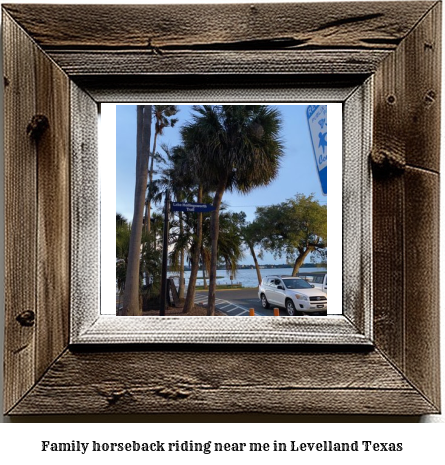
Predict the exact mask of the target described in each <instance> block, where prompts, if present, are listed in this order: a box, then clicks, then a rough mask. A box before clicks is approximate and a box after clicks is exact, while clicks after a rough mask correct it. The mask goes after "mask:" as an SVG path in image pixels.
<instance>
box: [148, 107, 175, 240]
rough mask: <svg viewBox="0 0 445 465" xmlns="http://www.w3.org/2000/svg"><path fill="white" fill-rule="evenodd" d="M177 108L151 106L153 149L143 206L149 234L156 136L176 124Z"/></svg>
mask: <svg viewBox="0 0 445 465" xmlns="http://www.w3.org/2000/svg"><path fill="white" fill-rule="evenodd" d="M178 111H179V110H178V108H177V106H176V105H154V106H153V118H154V120H155V133H154V137H153V149H152V151H151V156H150V167H149V170H148V193H147V199H146V205H145V227H146V231H147V232H150V228H151V225H150V216H151V200H152V197H151V196H152V192H151V190H150V186H151V185H152V182H153V174H154V162H155V159H156V158H157V153H156V144H157V140H158V136H162V135H163V133H164V129H165V128H167V127H171V128H172V127H173V126H174V125H175V124H176V123H177V122H178V119H177V118H173V116H175V115H176V113H178Z"/></svg>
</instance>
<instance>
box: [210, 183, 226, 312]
mask: <svg viewBox="0 0 445 465" xmlns="http://www.w3.org/2000/svg"><path fill="white" fill-rule="evenodd" d="M226 184H227V179H223V180H221V181H220V183H219V185H218V188H217V189H216V192H215V197H214V198H213V206H214V207H215V210H213V211H212V216H211V218H210V238H211V241H212V249H211V250H212V252H211V256H210V276H209V300H208V304H207V315H209V316H212V315H215V301H216V265H217V261H218V236H219V210H220V207H221V202H222V197H223V194H224V191H225V189H226Z"/></svg>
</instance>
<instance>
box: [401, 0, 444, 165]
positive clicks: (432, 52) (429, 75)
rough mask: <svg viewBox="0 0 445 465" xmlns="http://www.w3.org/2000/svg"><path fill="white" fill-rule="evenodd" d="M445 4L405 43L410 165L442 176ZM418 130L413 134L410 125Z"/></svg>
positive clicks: (435, 8) (434, 9) (424, 20)
mask: <svg viewBox="0 0 445 465" xmlns="http://www.w3.org/2000/svg"><path fill="white" fill-rule="evenodd" d="M441 19H442V3H438V4H437V5H435V6H434V8H433V9H432V10H431V12H430V14H429V15H428V16H426V17H425V18H424V19H423V20H422V21H421V23H420V24H419V25H418V26H417V27H416V28H415V29H414V30H413V32H412V34H410V35H409V36H408V37H407V39H406V40H405V42H404V46H405V50H406V56H407V61H406V70H405V72H406V82H405V85H406V92H405V95H404V99H405V105H406V106H405V108H406V113H405V115H404V120H405V121H406V122H407V123H408V124H407V129H408V130H407V135H406V136H407V137H406V162H407V163H408V164H410V165H412V166H418V167H421V168H425V169H429V170H432V171H435V172H436V173H437V172H439V167H440V166H439V165H440V144H439V138H440V116H441V105H440V103H441V73H442V68H441V54H442V46H441V43H442V21H441ZM411 124H412V125H413V127H414V128H415V129H414V130H409V127H410V125H411Z"/></svg>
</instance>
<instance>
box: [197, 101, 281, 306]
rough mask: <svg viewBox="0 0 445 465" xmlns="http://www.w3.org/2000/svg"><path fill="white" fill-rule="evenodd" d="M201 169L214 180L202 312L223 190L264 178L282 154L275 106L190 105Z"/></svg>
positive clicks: (243, 188) (214, 260) (213, 287)
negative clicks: (209, 253) (191, 106)
mask: <svg viewBox="0 0 445 465" xmlns="http://www.w3.org/2000/svg"><path fill="white" fill-rule="evenodd" d="M193 110H194V111H195V114H194V116H193V123H192V124H193V126H194V128H195V131H196V132H197V133H198V134H199V137H198V138H197V141H199V142H198V143H199V145H200V149H201V150H200V151H201V153H205V157H203V160H201V162H202V169H203V171H204V175H205V177H206V178H207V179H211V180H212V183H213V184H214V185H215V186H216V189H215V194H214V197H213V206H214V207H215V210H214V211H213V212H212V215H211V231H210V236H211V240H212V250H211V262H210V276H209V278H210V283H209V300H208V307H207V313H208V315H214V313H215V290H216V266H217V257H218V235H219V211H220V207H221V202H222V198H223V195H224V192H225V191H226V190H230V191H231V190H238V191H240V192H242V193H247V192H249V191H250V190H251V189H253V188H255V187H258V186H264V185H267V184H269V183H270V182H271V181H272V180H273V179H274V178H275V176H276V175H277V173H278V168H279V162H280V158H281V156H282V155H283V147H282V143H281V141H280V139H279V132H280V128H281V119H280V115H279V112H278V111H277V110H276V109H274V108H272V107H269V106H266V105H222V106H212V105H203V106H194V107H193Z"/></svg>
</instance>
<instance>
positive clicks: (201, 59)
mask: <svg viewBox="0 0 445 465" xmlns="http://www.w3.org/2000/svg"><path fill="white" fill-rule="evenodd" d="M320 9H322V10H323V11H322V14H321V12H320ZM2 15H3V17H2V28H3V29H2V34H3V66H4V101H5V105H4V108H5V116H4V120H5V127H4V132H5V137H4V141H5V142H4V155H5V224H6V227H5V251H6V252H5V256H6V266H5V312H6V317H5V321H6V324H5V327H6V334H5V387H4V412H5V413H6V414H8V415H27V414H62V413H63V414H79V413H94V414H101V413H115V414H116V413H244V414H251V413H263V414H272V413H275V414H277V413H286V414H397V415H419V414H426V413H438V412H439V411H440V383H439V379H440V373H439V273H438V268H439V205H438V202H439V168H440V167H439V159H440V146H439V140H440V88H441V87H440V86H441V82H440V70H441V62H440V60H441V3H440V2H424V1H419V2H411V1H410V2H407V1H402V2H387V3H384V2H370V3H367V2H361V3H360V5H359V6H358V5H357V4H354V3H349V2H345V3H337V2H335V3H323V4H320V3H314V4H311V3H293V4H289V3H287V4H251V5H250V4H249V5H248V4H238V5H237V4H225V5H30V4H11V5H3V8H2ZM35 18H38V19H39V20H38V21H36V20H35ZM395 25H397V27H395ZM111 103H112V104H118V105H123V104H134V105H138V106H139V107H141V114H143V112H144V111H147V112H148V111H149V110H148V109H147V110H142V108H143V107H144V106H145V107H150V109H151V106H152V105H159V106H162V105H164V106H166V105H178V106H180V105H203V104H206V105H207V106H208V107H209V108H211V109H216V107H217V106H218V108H217V110H218V111H220V112H224V111H225V109H226V108H228V107H229V106H231V108H235V107H236V106H240V105H243V106H244V107H248V106H250V107H253V106H258V107H264V108H266V110H267V109H269V108H276V107H277V106H279V105H283V106H284V105H288V106H292V105H294V106H295V105H298V104H299V105H305V108H308V109H310V108H314V109H315V108H318V107H319V106H322V105H323V106H324V105H327V113H328V115H329V118H330V119H329V121H330V124H331V121H332V122H333V123H335V122H336V123H338V124H339V126H337V127H339V128H340V129H339V130H333V129H330V144H329V149H330V154H331V157H330V159H331V164H330V171H329V176H328V178H327V179H328V184H329V186H330V195H329V199H330V207H329V208H328V209H327V211H328V217H327V224H328V228H329V234H330V243H331V244H333V245H332V248H333V249H335V251H334V250H333V251H332V254H331V255H330V256H331V260H330V265H329V266H330V269H331V270H332V271H331V277H332V280H333V281H331V280H330V282H331V286H332V282H334V285H333V287H332V288H331V286H330V289H331V291H330V299H329V306H328V308H332V309H334V311H332V312H328V314H327V315H326V316H312V315H306V316H298V317H297V316H286V315H284V314H282V315H274V316H272V314H271V315H270V316H269V315H265V316H241V315H240V316H237V317H221V318H220V317H215V318H213V317H208V316H194V317H190V318H186V317H184V316H175V315H168V314H167V315H165V316H159V317H153V318H149V317H144V316H134V314H132V313H127V315H131V316H116V315H114V314H111V313H114V312H115V310H116V302H115V296H116V289H115V285H116V279H115V278H116V276H114V277H113V279H112V280H111V281H110V282H111V284H112V285H111V288H112V289H111V293H110V292H108V291H107V292H105V289H106V287H105V286H106V285H105V284H104V282H105V281H104V279H105V278H104V277H105V276H106V270H107V266H105V265H104V263H103V260H102V259H103V257H104V256H112V254H113V247H114V241H115V238H116V235H115V231H116V229H112V230H111V233H110V230H109V228H108V227H107V226H106V225H107V224H108V223H106V221H110V215H108V216H107V215H105V214H104V212H106V211H108V210H107V207H106V206H105V203H106V202H105V199H106V197H107V196H109V195H107V194H105V193H104V191H103V190H102V187H103V186H104V184H107V183H111V184H114V180H113V179H108V178H107V176H106V175H104V172H103V171H102V166H103V165H104V164H107V163H106V162H105V163H104V162H103V160H104V156H105V157H106V153H107V152H105V155H104V152H103V151H102V148H101V147H102V145H101V144H102V142H101V141H102V140H104V139H110V138H111V139H113V138H114V130H115V127H113V129H110V127H109V126H108V127H107V126H106V125H104V119H105V113H106V112H105V109H106V107H107V105H108V104H111ZM308 106H309V107H308ZM331 106H332V111H331V109H330V108H331ZM139 107H138V108H139ZM200 108H201V110H202V109H203V107H202V106H201V107H200ZM209 111H210V110H209ZM215 111H216V110H215ZM267 111H269V110H267ZM138 112H139V110H138ZM138 114H139V113H138ZM149 114H150V115H151V110H150V113H149ZM311 115H312V113H311ZM325 123H326V121H325V122H323V121H321V122H320V123H319V124H320V127H321V128H323V127H324V126H323V124H325ZM332 127H334V126H332ZM330 128H331V126H330ZM263 131H264V128H263V127H262V128H261V135H262V134H263ZM254 132H255V131H254ZM259 133H260V131H259V129H258V128H257V129H256V132H255V134H254V135H255V137H257V138H260V136H259V135H258V134H259ZM110 134H113V137H110ZM335 135H337V143H333V140H334V139H335ZM142 139H143V137H142V136H141V140H142ZM195 142H196V141H195ZM319 143H320V144H322V139H320V141H319ZM198 146H199V144H198V145H197V143H194V147H198ZM168 150H169V148H168V147H167V148H166V151H167V152H168ZM154 152H155V151H154V150H153V154H154ZM311 156H313V155H311ZM190 157H191V155H190V156H189V157H188V158H187V159H188V160H189V159H190ZM332 157H334V158H332ZM101 160H102V161H101ZM322 161H323V160H322ZM113 164H114V161H113ZM324 166H325V165H323V163H321V168H323V167H324ZM237 169H240V168H239V166H238V165H235V164H234V166H233V173H235V172H236V170H237ZM233 173H232V175H233V177H234V178H235V177H236V176H238V177H240V178H241V173H240V172H237V173H236V174H233ZM212 176H213V175H212ZM242 179H244V181H245V178H242ZM144 188H146V185H145V186H144ZM218 189H219V187H213V190H212V188H209V191H210V192H216V191H218ZM331 189H332V191H331ZM297 192H298V191H297ZM331 192H332V195H331ZM215 198H216V197H215ZM176 200H177V199H176ZM195 200H197V199H192V200H191V201H193V202H194V201H195ZM191 201H190V200H187V202H191ZM215 202H216V200H213V206H214V207H215V205H217V204H216V203H215ZM279 202H280V200H277V201H275V200H273V199H272V200H271V203H279ZM179 203H181V202H179ZM195 203H198V202H195ZM202 203H205V202H202ZM209 203H211V202H209ZM165 205H166V211H167V205H169V203H168V202H165ZM176 207H178V205H176ZM113 208H114V209H115V207H113ZM215 208H216V207H215ZM218 208H219V207H218ZM111 211H112V214H111V216H112V215H113V214H114V211H113V210H111ZM216 211H218V210H216ZM213 216H215V217H219V216H218V215H216V214H213V213H212V217H213ZM111 221H112V223H114V218H111ZM148 224H150V221H148V222H147V221H146V225H148ZM136 229H138V228H136ZM264 234H266V233H264ZM155 239H156V238H155ZM108 240H110V241H109V242H110V244H111V249H110V247H109V246H107V245H106V244H107V243H108ZM156 240H157V239H156ZM164 242H165V241H164ZM164 250H166V248H164ZM116 258H117V257H116ZM111 266H112V268H113V272H114V263H112V265H111ZM125 279H126V278H125ZM143 279H146V281H144V283H143V284H145V286H146V287H147V288H148V287H149V285H150V277H149V276H143ZM113 281H114V282H113ZM162 282H163V283H164V282H165V283H166V280H164V281H162ZM276 285H277V286H278V287H282V288H285V287H286V283H284V285H283V283H276ZM308 286H309V287H311V285H310V284H309V285H308ZM332 289H334V290H332ZM281 290H283V291H284V290H285V289H281ZM111 294H112V295H111ZM260 294H261V292H259V293H257V296H256V297H257V298H258V300H259V299H263V295H260ZM300 294H301V293H300ZM106 295H109V296H110V295H111V304H109V303H106V302H108V301H107V300H106ZM161 295H164V296H165V295H166V294H165V292H164V291H161ZM261 301H262V302H263V300H261ZM264 303H265V304H266V303H268V300H267V298H266V302H264ZM211 304H212V303H211V301H210V299H209V301H208V306H209V307H210V306H211ZM123 308H125V304H124V305H123ZM284 308H286V309H287V310H289V311H290V310H292V308H291V307H290V306H289V308H288V305H287V304H285V306H284ZM118 310H119V309H118ZM289 311H288V315H291V314H292V312H290V313H289ZM306 313H307V312H306ZM235 367H236V369H235Z"/></svg>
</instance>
